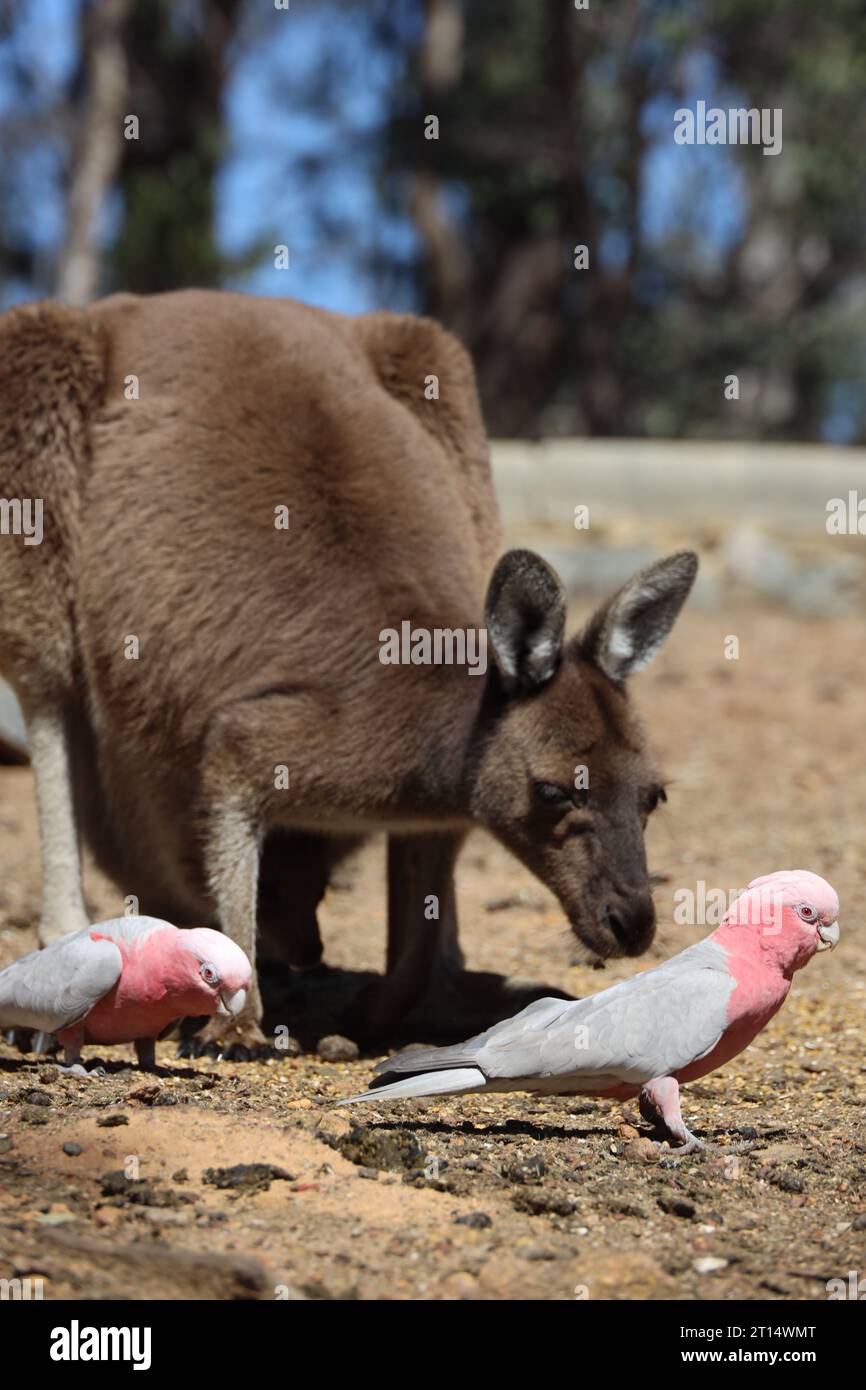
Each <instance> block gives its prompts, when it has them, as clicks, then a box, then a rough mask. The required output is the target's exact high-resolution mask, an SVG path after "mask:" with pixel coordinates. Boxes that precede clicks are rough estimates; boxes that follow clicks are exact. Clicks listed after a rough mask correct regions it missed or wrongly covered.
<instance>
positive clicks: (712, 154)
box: [0, 0, 757, 313]
mask: <svg viewBox="0 0 866 1390" xmlns="http://www.w3.org/2000/svg"><path fill="white" fill-rule="evenodd" d="M76 10H77V6H76V5H75V4H73V3H71V0H40V4H39V5H38V6H36V5H30V6H26V7H24V11H23V17H22V20H21V22H20V25H19V29H18V32H17V36H16V42H17V46H19V47H21V46H23V49H24V52H25V53H26V55H27V58H28V61H29V63H30V65H31V66H32V68H33V71H34V72H35V73H36V74H37V76H38V81H39V104H40V105H42V106H44V107H46V108H48V107H50V106H51V103H52V99H53V97H54V95H55V94H56V93H57V92H58V91H59V90H60V89H61V88H62V87H63V85H64V83H65V82H66V81H67V79H68V77H69V74H70V71H71V69H72V67H73V65H74V61H75V43H76ZM260 28H261V37H259V38H258V39H257V41H255V42H253V43H251V44H250V45H249V46H248V47H246V48H244V49H243V50H242V52H241V54H240V56H239V58H238V59H237V61H236V63H235V66H234V68H233V72H232V78H231V81H230V83H229V86H228V89H227V100H226V119H227V128H228V135H229V153H228V158H227V159H226V162H225V165H224V168H223V172H222V174H221V178H220V183H219V188H218V200H217V234H218V238H219V241H220V243H221V245H222V247H223V249H224V250H225V251H226V252H229V253H232V254H241V253H242V252H244V251H245V250H246V249H248V248H249V247H250V246H252V245H255V244H257V243H258V242H259V241H260V240H262V239H264V240H265V242H266V244H267V245H271V244H277V243H285V244H286V245H288V247H289V248H290V268H289V270H288V271H278V270H276V269H275V268H274V265H273V257H272V254H271V255H266V256H264V257H263V258H262V261H261V263H260V264H259V265H257V267H256V268H255V269H254V270H252V271H251V272H249V273H245V274H244V275H243V276H238V277H237V278H236V279H235V280H234V282H233V285H232V287H233V288H237V289H247V290H250V291H252V292H253V293H256V294H275V295H286V294H291V295H294V296H296V297H298V298H300V299H304V300H307V301H308V302H310V303H315V304H319V305H322V306H324V307H327V308H333V309H339V310H342V311H344V312H349V313H357V312H361V311H363V310H366V309H371V308H377V307H389V308H407V307H411V305H408V304H395V303H393V302H391V303H389V304H388V305H387V306H383V305H382V304H381V302H380V298H379V295H378V292H377V287H376V285H375V284H374V283H373V281H372V279H371V277H370V276H369V274H368V273H367V272H366V270H365V268H364V265H363V258H362V257H361V258H359V257H358V256H357V254H356V249H357V248H365V249H369V248H371V247H373V246H374V245H376V244H380V245H385V246H387V247H388V249H389V250H391V251H396V252H397V253H399V254H400V255H401V256H408V255H411V252H412V248H413V246H414V230H413V228H412V225H411V222H410V221H409V219H408V218H400V217H394V216H392V217H388V218H386V216H385V215H384V214H383V212H382V209H381V206H380V204H379V200H378V197H377V191H376V187H375V180H374V171H373V169H372V167H371V165H370V163H369V160H368V157H367V156H366V155H365V153H364V139H363V137H364V134H365V133H366V132H373V131H375V130H376V128H377V126H378V124H379V123H380V121H381V119H382V115H383V112H384V110H385V105H386V99H387V96H388V93H389V89H390V87H391V85H392V84H393V83H394V82H395V81H396V80H397V78H398V76H399V74H397V73H396V72H394V71H393V70H392V69H391V67H390V66H389V60H388V59H387V58H386V57H385V56H384V55H383V54H382V53H381V52H377V51H376V50H371V48H370V47H369V45H368V44H367V42H366V36H365V31H364V27H363V26H362V25H359V24H358V23H357V22H356V21H353V19H352V16H351V12H347V11H342V12H340V14H339V15H338V16H337V15H335V13H334V12H333V11H332V10H331V9H330V7H329V6H327V5H324V6H322V5H316V6H313V5H309V4H303V3H298V2H297V0H295V3H294V4H293V6H292V8H291V10H289V11H273V12H269V13H268V14H267V16H265V17H263V18H261V19H260ZM335 44H338V45H339V53H340V60H341V62H343V63H345V65H346V67H347V69H349V70H351V71H352V72H353V75H354V74H358V75H360V78H361V80H358V79H357V78H356V77H354V76H353V80H351V81H347V83H346V84H345V89H344V91H343V93H342V94H341V109H340V111H339V113H337V112H335V113H333V116H332V118H330V119H325V118H321V117H315V116H313V115H312V114H311V112H310V111H309V110H308V109H304V107H303V105H302V104H300V103H299V101H298V99H297V96H296V95H295V94H297V93H298V92H300V91H302V90H303V88H304V85H305V82H306V81H307V80H308V78H309V77H310V75H311V73H312V72H313V71H314V70H315V66H316V64H318V63H319V62H321V60H322V56H323V54H325V53H327V52H329V50H331V49H332V47H333V45H335ZM8 57H9V54H8V50H7V52H6V53H4V49H3V45H2V44H0V112H2V113H3V114H7V113H9V112H10V110H14V95H13V91H12V86H11V81H10V76H9V72H8ZM711 79H712V74H711V73H710V72H708V71H707V68H706V66H705V65H704V66H699V67H698V68H696V69H695V72H694V83H695V89H696V91H697V92H700V93H701V94H702V95H706V92H707V88H708V83H709V82H710V81H711ZM672 118H673V112H672V110H671V109H669V105H668V104H665V103H660V104H659V105H658V106H656V107H650V108H649V109H648V110H647V112H646V117H645V128H646V131H647V134H648V136H649V137H650V140H651V149H650V154H649V158H648V162H647V165H646V178H645V196H644V204H643V209H642V217H643V222H644V226H645V228H646V230H647V232H648V233H649V234H650V236H651V237H652V238H653V239H658V240H660V241H661V240H664V239H666V238H667V237H668V236H669V235H670V233H671V231H672V230H673V229H676V228H680V229H682V230H685V229H686V228H688V227H691V228H695V227H698V228H700V229H701V231H702V232H703V233H704V235H703V238H702V243H703V246H704V249H705V255H706V258H707V265H708V268H712V264H713V262H714V261H715V260H716V259H717V258H718V256H719V255H720V253H721V252H722V251H723V250H724V248H725V247H726V245H727V244H728V243H729V242H730V240H731V239H732V238H734V237H735V236H736V235H737V233H738V230H739V227H740V223H741V220H742V217H743V187H742V185H741V181H740V178H739V175H738V171H737V168H736V165H735V163H734V161H733V160H729V159H727V158H726V157H725V156H724V155H722V158H720V157H719V156H720V151H719V150H717V149H716V150H712V151H711V150H709V149H707V148H706V147H705V148H703V149H702V148H699V147H697V146H693V147H685V146H676V145H674V143H673V139H672ZM311 153H312V154H316V153H321V154H323V155H324V156H325V158H326V159H327V160H328V161H329V164H330V170H329V179H328V182H327V185H326V197H327V201H328V205H329V207H330V210H331V211H332V212H333V213H334V215H335V217H337V218H339V219H341V220H344V221H346V222H347V223H348V224H349V227H350V229H351V234H350V240H349V241H347V242H343V243H341V242H339V241H337V242H334V243H333V244H324V245H323V244H321V243H320V242H319V241H318V239H317V233H316V228H315V225H314V222H313V219H312V217H311V216H310V213H309V209H308V202H307V199H306V198H305V189H304V186H303V178H302V176H301V175H299V173H298V171H297V167H296V161H297V159H298V157H299V156H303V155H306V154H311ZM756 153H757V152H756ZM16 195H17V200H18V203H19V209H18V210H19V215H20V216H21V217H23V218H26V220H27V224H28V228H29V231H30V234H31V235H32V236H34V237H35V239H36V240H37V242H38V244H39V245H40V246H41V247H43V248H44V249H45V251H46V253H47V254H51V253H52V252H53V251H54V250H55V249H56V247H57V245H58V243H59V240H60V237H61V235H62V229H63V225H64V215H65V213H64V205H63V197H62V189H61V186H60V179H59V162H58V157H57V153H56V150H55V147H54V145H53V144H52V141H51V140H50V139H49V140H46V142H45V144H44V145H43V146H42V147H41V148H40V150H39V151H38V154H37V155H36V156H33V155H32V154H31V155H29V156H28V159H27V162H26V167H25V166H23V165H22V167H21V169H20V179H19V180H18V182H17V185H16ZM110 227H111V209H110V208H109V209H107V210H106V215H105V218H104V228H103V230H104V232H105V233H106V234H107V233H108V232H109V231H110ZM622 254H623V247H622V246H621V245H620V243H619V241H618V240H617V238H616V236H608V237H606V238H605V240H604V241H603V243H602V246H601V247H600V255H601V256H602V258H603V259H608V260H610V261H616V260H618V259H620V258H621V256H622ZM29 293H32V290H30V288H29V287H28V286H26V285H23V284H22V285H18V286H12V287H11V289H10V288H7V294H6V298H7V300H10V299H11V300H14V299H20V298H23V297H26V296H27V295H28V294H29Z"/></svg>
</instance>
